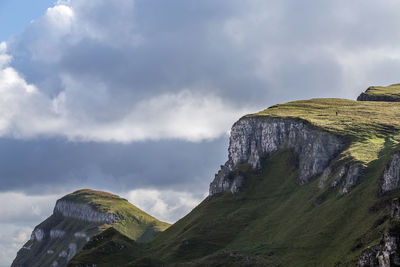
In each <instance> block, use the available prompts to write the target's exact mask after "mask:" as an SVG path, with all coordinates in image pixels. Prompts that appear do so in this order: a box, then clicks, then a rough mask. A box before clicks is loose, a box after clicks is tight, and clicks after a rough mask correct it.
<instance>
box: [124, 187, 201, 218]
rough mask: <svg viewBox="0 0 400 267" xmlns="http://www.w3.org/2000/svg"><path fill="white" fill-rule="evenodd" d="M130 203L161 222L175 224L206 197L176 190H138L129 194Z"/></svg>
mask: <svg viewBox="0 0 400 267" xmlns="http://www.w3.org/2000/svg"><path fill="white" fill-rule="evenodd" d="M126 195H127V199H128V200H129V202H131V203H132V204H134V205H135V206H137V207H138V208H140V209H142V210H144V211H145V212H147V213H149V214H151V215H152V216H154V217H156V218H157V219H159V220H161V221H166V222H169V223H174V222H175V221H177V220H179V219H180V218H182V217H183V216H184V215H186V214H188V213H189V212H190V211H191V210H192V209H193V208H194V207H195V206H197V205H198V204H199V203H200V202H201V201H202V200H203V199H204V198H205V197H206V196H207V193H206V192H205V193H204V194H203V195H199V194H191V193H189V192H183V191H182V192H179V191H174V190H158V189H137V190H132V191H129V192H128V193H127V194H126Z"/></svg>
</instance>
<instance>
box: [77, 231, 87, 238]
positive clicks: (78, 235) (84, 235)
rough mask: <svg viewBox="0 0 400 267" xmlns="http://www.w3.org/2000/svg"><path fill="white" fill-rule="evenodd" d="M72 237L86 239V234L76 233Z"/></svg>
mask: <svg viewBox="0 0 400 267" xmlns="http://www.w3.org/2000/svg"><path fill="white" fill-rule="evenodd" d="M74 236H75V237H76V238H86V237H87V235H86V233H83V232H76V233H75V234H74Z"/></svg>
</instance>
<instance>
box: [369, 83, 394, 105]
mask: <svg viewBox="0 0 400 267" xmlns="http://www.w3.org/2000/svg"><path fill="white" fill-rule="evenodd" d="M363 94H365V95H367V96H372V97H381V98H382V97H386V98H387V99H388V100H389V99H390V100H391V101H400V84H392V85H389V86H371V87H369V88H368V89H367V91H365V92H364V93H363Z"/></svg>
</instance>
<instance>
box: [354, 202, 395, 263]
mask: <svg viewBox="0 0 400 267" xmlns="http://www.w3.org/2000/svg"><path fill="white" fill-rule="evenodd" d="M391 209H392V212H391V216H390V221H389V225H388V227H387V229H386V231H385V233H384V235H383V238H382V241H381V242H380V244H379V245H377V246H374V247H371V248H368V249H367V250H365V251H364V252H363V253H362V254H361V256H360V258H359V261H358V266H360V267H378V266H379V267H390V266H400V253H399V244H400V201H399V199H398V198H396V199H393V201H392V206H391Z"/></svg>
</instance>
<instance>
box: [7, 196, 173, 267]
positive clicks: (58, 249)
mask: <svg viewBox="0 0 400 267" xmlns="http://www.w3.org/2000/svg"><path fill="white" fill-rule="evenodd" d="M60 200H61V201H66V202H67V204H64V206H67V205H70V209H75V210H76V209H79V207H80V206H81V205H78V206H76V204H77V203H78V204H85V205H89V206H90V207H91V208H92V209H94V210H95V211H97V212H101V213H113V214H115V215H117V217H118V219H117V220H116V221H115V222H113V223H106V222H104V221H90V220H89V221H88V220H83V219H78V218H75V217H68V216H64V215H62V214H61V213H59V212H56V213H54V214H53V215H51V216H50V217H49V218H47V219H46V220H45V221H43V222H42V223H41V224H39V225H38V226H37V227H36V229H38V230H40V231H41V232H42V238H41V240H29V241H28V242H27V243H26V244H25V246H24V248H22V249H21V250H20V251H19V252H18V254H17V257H16V259H15V260H14V262H13V265H12V266H31V267H41V266H65V265H66V264H67V262H68V260H69V259H70V257H72V255H73V254H74V253H72V252H71V251H75V252H79V251H80V250H81V249H82V247H83V246H84V245H85V244H86V242H87V241H88V239H91V237H93V236H95V235H98V234H100V233H102V232H104V231H107V229H110V228H112V229H114V230H115V231H118V233H121V234H123V236H124V239H123V240H124V242H125V241H126V240H131V241H132V242H134V240H135V241H136V242H138V243H141V242H146V241H149V240H150V239H152V238H154V236H156V235H157V234H159V233H160V232H161V231H163V230H165V229H166V228H168V227H169V224H168V223H165V222H161V221H159V220H157V219H156V218H154V217H152V216H150V215H149V214H147V213H145V212H144V211H142V210H140V209H139V208H137V207H136V206H134V205H132V204H131V203H129V202H128V201H127V200H126V199H123V198H121V197H119V196H117V195H113V194H110V193H107V192H102V191H95V190H90V189H83V190H78V191H76V192H74V193H71V194H69V195H66V196H64V197H63V198H61V199H60ZM73 205H75V206H73ZM71 207H72V208H71ZM87 211H88V210H87V209H86V210H85V211H82V212H87ZM88 216H89V215H88ZM110 231H111V230H109V231H107V232H110ZM52 233H53V234H52ZM54 233H58V236H57V235H54ZM71 246H72V249H71ZM59 255H64V256H63V257H61V256H60V257H59ZM66 255H67V256H66Z"/></svg>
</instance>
